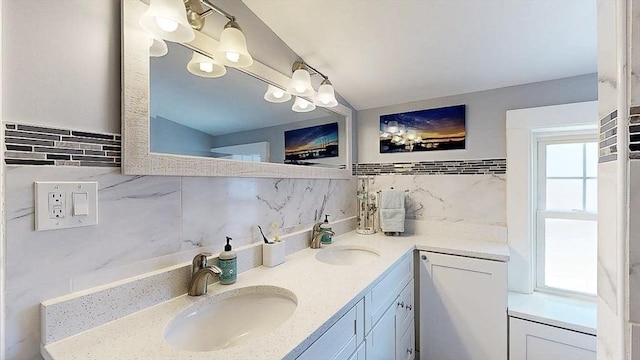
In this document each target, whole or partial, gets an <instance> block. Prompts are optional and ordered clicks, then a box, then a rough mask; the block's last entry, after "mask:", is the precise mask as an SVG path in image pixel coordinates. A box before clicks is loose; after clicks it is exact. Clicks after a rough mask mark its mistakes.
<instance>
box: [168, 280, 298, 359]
mask: <svg viewBox="0 0 640 360" xmlns="http://www.w3.org/2000/svg"><path fill="white" fill-rule="evenodd" d="M296 306H297V298H296V296H295V295H294V294H293V293H292V292H291V291H289V290H286V289H283V288H279V287H275V286H251V287H245V288H239V289H235V290H231V291H226V292H223V293H219V294H215V295H213V296H209V297H208V298H206V299H203V301H200V302H198V303H196V304H194V305H192V306H190V307H189V308H187V309H185V310H183V311H182V312H180V313H179V314H177V315H176V316H174V317H173V319H172V320H171V321H170V322H169V323H168V324H167V326H166V328H165V330H164V339H165V341H166V342H167V343H169V344H170V345H172V346H174V347H176V348H179V349H182V350H188V351H213V350H219V349H226V348H230V347H234V346H238V345H241V344H244V343H247V342H249V341H251V340H254V339H256V338H258V337H261V336H263V335H266V334H268V333H270V332H271V331H273V330H274V329H276V328H277V327H278V326H280V325H282V324H283V323H284V322H285V321H286V320H287V319H289V317H291V315H292V314H293V312H294V311H295V309H296Z"/></svg>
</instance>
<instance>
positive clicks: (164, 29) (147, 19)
mask: <svg viewBox="0 0 640 360" xmlns="http://www.w3.org/2000/svg"><path fill="white" fill-rule="evenodd" d="M140 26H141V27H142V28H143V29H144V30H146V31H148V32H150V33H151V34H153V35H154V36H156V37H158V38H160V39H164V40H167V41H173V42H189V41H191V40H193V39H195V37H196V34H195V32H194V31H193V29H192V28H191V25H189V21H187V10H186V8H185V5H184V2H183V0H151V1H150V2H149V10H147V12H145V13H144V14H143V15H142V16H141V17H140Z"/></svg>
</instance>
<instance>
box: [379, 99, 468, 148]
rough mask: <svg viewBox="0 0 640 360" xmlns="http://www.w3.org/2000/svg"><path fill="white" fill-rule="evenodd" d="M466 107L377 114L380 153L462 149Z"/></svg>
mask: <svg viewBox="0 0 640 360" xmlns="http://www.w3.org/2000/svg"><path fill="white" fill-rule="evenodd" d="M465 116H466V106H465V105H456V106H450V107H443V108H437V109H429V110H418V111H411V112H406V113H399V114H390V115H382V116H380V153H396V152H413V151H435V150H457V149H464V148H465V139H466V130H465V121H466V120H465Z"/></svg>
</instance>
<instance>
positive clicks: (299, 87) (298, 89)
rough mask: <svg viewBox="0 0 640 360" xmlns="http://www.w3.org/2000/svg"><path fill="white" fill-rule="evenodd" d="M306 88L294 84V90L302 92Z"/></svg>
mask: <svg viewBox="0 0 640 360" xmlns="http://www.w3.org/2000/svg"><path fill="white" fill-rule="evenodd" d="M305 90H306V88H305V87H304V86H296V91H297V92H299V93H303V92H304V91H305Z"/></svg>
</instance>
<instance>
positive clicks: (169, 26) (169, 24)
mask: <svg viewBox="0 0 640 360" xmlns="http://www.w3.org/2000/svg"><path fill="white" fill-rule="evenodd" d="M156 23H157V24H158V26H159V27H160V29H162V30H164V31H166V32H174V31H176V30H177V29H178V22H177V21H173V20H171V19H167V18H163V17H161V16H158V17H156Z"/></svg>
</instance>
